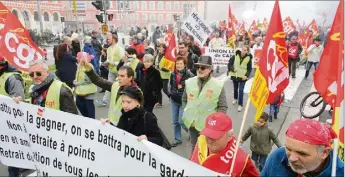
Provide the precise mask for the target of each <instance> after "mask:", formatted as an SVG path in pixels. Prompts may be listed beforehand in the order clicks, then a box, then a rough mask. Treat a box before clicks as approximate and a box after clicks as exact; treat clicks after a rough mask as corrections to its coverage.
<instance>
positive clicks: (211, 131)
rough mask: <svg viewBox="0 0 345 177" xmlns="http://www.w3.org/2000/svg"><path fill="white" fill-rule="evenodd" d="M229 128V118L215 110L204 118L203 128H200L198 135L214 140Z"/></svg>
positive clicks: (230, 122) (230, 123)
mask: <svg viewBox="0 0 345 177" xmlns="http://www.w3.org/2000/svg"><path fill="white" fill-rule="evenodd" d="M231 129H232V121H231V118H230V117H229V116H228V115H226V114H225V113H223V112H215V113H213V114H211V115H209V116H208V117H207V118H206V123H205V128H204V129H203V130H201V132H200V135H204V136H206V137H209V138H212V139H215V140H216V139H219V138H220V137H222V136H223V135H225V133H226V132H228V131H229V130H231Z"/></svg>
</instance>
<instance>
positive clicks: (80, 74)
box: [75, 66, 97, 96]
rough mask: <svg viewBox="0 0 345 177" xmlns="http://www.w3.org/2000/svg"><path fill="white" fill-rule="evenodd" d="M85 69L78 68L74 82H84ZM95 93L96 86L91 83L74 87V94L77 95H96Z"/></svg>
mask: <svg viewBox="0 0 345 177" xmlns="http://www.w3.org/2000/svg"><path fill="white" fill-rule="evenodd" d="M92 69H93V67H92ZM85 76H86V74H85V68H84V67H81V66H79V67H78V70H77V75H76V81H77V82H84V81H85ZM96 92H97V86H96V85H95V84H93V83H89V84H83V85H79V86H76V87H75V93H76V94H77V95H80V96H82V95H89V94H92V93H96Z"/></svg>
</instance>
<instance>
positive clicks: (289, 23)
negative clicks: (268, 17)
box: [283, 17, 296, 34]
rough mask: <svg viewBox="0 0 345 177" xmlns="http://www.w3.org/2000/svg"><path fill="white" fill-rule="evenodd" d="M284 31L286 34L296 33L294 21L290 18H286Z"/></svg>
mask: <svg viewBox="0 0 345 177" xmlns="http://www.w3.org/2000/svg"><path fill="white" fill-rule="evenodd" d="M283 29H284V32H285V33H286V34H290V33H291V32H293V31H296V26H295V25H294V24H293V21H292V20H291V18H290V17H286V18H285V20H284V21H283Z"/></svg>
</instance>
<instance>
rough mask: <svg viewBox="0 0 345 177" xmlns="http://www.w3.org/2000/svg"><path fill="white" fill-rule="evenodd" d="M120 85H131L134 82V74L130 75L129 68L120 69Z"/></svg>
mask: <svg viewBox="0 0 345 177" xmlns="http://www.w3.org/2000/svg"><path fill="white" fill-rule="evenodd" d="M117 77H118V78H119V84H120V86H129V85H131V82H132V76H131V77H128V74H127V70H121V69H120V70H119V71H118V76H117Z"/></svg>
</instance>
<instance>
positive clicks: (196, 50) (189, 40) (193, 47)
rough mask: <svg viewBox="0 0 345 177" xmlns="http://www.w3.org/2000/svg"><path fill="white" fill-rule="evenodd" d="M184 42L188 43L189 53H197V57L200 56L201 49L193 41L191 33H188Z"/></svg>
mask: <svg viewBox="0 0 345 177" xmlns="http://www.w3.org/2000/svg"><path fill="white" fill-rule="evenodd" d="M186 39H187V40H186V42H187V45H188V49H189V50H188V52H189V53H194V54H195V55H197V56H198V57H200V56H201V50H200V48H199V47H198V46H196V45H195V43H194V37H193V36H192V35H188V36H187V38H186Z"/></svg>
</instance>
